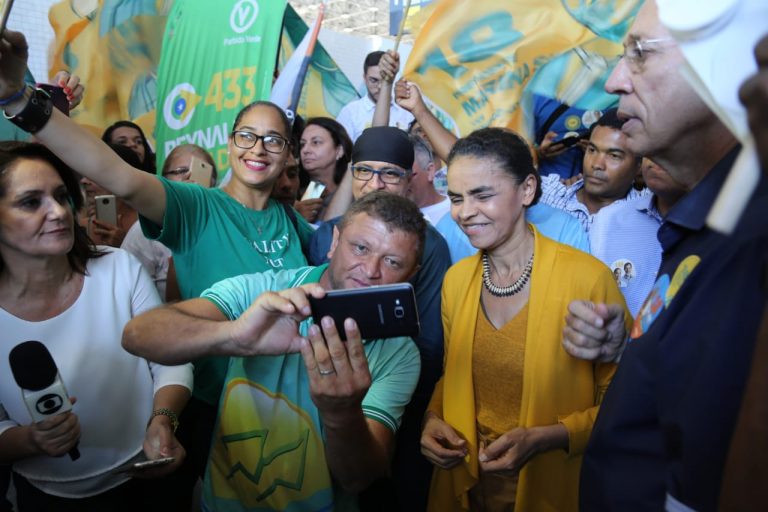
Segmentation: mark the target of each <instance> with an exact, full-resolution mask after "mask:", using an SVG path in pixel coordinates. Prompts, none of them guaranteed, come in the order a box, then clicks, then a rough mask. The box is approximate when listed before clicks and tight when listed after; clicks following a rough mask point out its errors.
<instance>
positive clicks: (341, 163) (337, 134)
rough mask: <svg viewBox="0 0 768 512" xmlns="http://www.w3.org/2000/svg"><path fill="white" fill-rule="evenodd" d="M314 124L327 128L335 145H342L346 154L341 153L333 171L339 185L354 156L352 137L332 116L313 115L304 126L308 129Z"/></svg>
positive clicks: (335, 180)
mask: <svg viewBox="0 0 768 512" xmlns="http://www.w3.org/2000/svg"><path fill="white" fill-rule="evenodd" d="M312 125H316V126H319V127H321V128H325V130H326V131H327V132H328V133H330V134H331V139H333V144H334V145H335V146H341V148H342V149H343V150H344V154H343V155H341V158H339V159H338V160H336V169H335V170H334V172H333V182H334V183H336V184H337V185H338V184H339V183H341V179H342V178H343V177H344V173H345V172H347V165H348V164H349V160H350V159H351V158H352V139H350V138H349V135H348V134H347V130H346V128H344V126H343V125H342V124H341V123H339V122H338V121H336V120H335V119H331V118H330V117H313V118H312V119H310V120H309V121H307V125H306V126H305V127H304V128H305V129H306V127H307V126H312Z"/></svg>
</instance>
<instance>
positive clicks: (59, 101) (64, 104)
mask: <svg viewBox="0 0 768 512" xmlns="http://www.w3.org/2000/svg"><path fill="white" fill-rule="evenodd" d="M37 88H38V89H42V90H44V91H45V92H47V93H48V95H49V96H50V97H51V100H52V101H53V106H54V107H56V109H57V110H60V111H61V112H62V113H63V114H64V115H65V116H68V115H69V99H68V98H67V94H66V93H65V92H64V88H63V87H59V86H58V85H51V84H37Z"/></svg>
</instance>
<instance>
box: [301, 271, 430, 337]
mask: <svg viewBox="0 0 768 512" xmlns="http://www.w3.org/2000/svg"><path fill="white" fill-rule="evenodd" d="M309 306H310V308H311V309H312V319H313V320H314V322H315V323H316V324H318V325H319V324H320V319H322V318H323V317H325V316H330V317H331V318H333V321H334V323H335V324H336V330H337V331H338V332H339V336H341V339H342V340H345V341H346V339H347V335H346V332H345V331H344V320H346V319H347V318H352V319H353V320H354V321H355V322H357V327H358V329H360V334H361V336H362V337H363V339H377V338H394V337H398V336H416V335H418V334H419V330H420V325H419V313H418V311H417V309H416V295H415V294H414V291H413V286H412V285H411V284H410V283H397V284H387V285H379V286H369V287H366V288H348V289H345V290H331V291H329V292H328V293H326V294H325V297H323V298H322V299H316V298H314V297H309Z"/></svg>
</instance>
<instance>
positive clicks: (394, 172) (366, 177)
mask: <svg viewBox="0 0 768 512" xmlns="http://www.w3.org/2000/svg"><path fill="white" fill-rule="evenodd" d="M374 174H378V175H379V179H380V180H381V181H382V182H384V183H388V184H390V185H397V184H398V183H400V180H401V179H403V176H405V175H406V173H405V172H403V171H401V170H400V169H395V168H394V167H383V168H381V169H379V170H378V171H377V170H376V169H371V168H370V167H366V166H364V165H354V166H352V177H353V178H355V179H356V180H360V181H370V180H371V178H373V176H374Z"/></svg>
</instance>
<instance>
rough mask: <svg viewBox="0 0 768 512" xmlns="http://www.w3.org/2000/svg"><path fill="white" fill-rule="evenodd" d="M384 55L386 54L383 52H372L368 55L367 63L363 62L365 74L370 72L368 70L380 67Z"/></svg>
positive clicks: (366, 57)
mask: <svg viewBox="0 0 768 512" xmlns="http://www.w3.org/2000/svg"><path fill="white" fill-rule="evenodd" d="M382 55H384V52H382V51H381V50H378V51H375V52H371V53H369V54H368V55H366V56H365V62H363V74H365V73H367V72H368V68H370V67H373V66H378V65H379V61H380V60H381V56H382Z"/></svg>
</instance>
